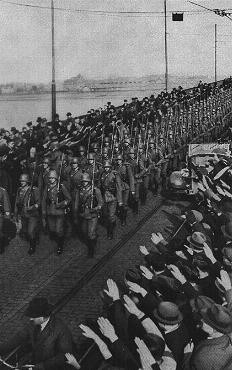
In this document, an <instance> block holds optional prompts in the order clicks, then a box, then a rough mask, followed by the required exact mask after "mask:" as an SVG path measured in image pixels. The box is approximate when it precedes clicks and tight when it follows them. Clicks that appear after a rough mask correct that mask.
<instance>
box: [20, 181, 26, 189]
mask: <svg viewBox="0 0 232 370" xmlns="http://www.w3.org/2000/svg"><path fill="white" fill-rule="evenodd" d="M20 185H21V186H22V187H23V188H24V186H26V185H27V181H24V180H20Z"/></svg>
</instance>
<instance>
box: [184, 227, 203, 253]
mask: <svg viewBox="0 0 232 370" xmlns="http://www.w3.org/2000/svg"><path fill="white" fill-rule="evenodd" d="M187 240H188V242H189V243H190V246H191V245H192V246H193V247H194V248H196V249H202V248H203V246H204V243H206V241H207V240H206V236H205V235H204V234H203V233H201V232H200V231H195V232H194V233H192V235H191V236H188V237H187Z"/></svg>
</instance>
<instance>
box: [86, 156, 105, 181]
mask: <svg viewBox="0 0 232 370" xmlns="http://www.w3.org/2000/svg"><path fill="white" fill-rule="evenodd" d="M87 159H88V163H87V165H86V166H85V173H88V174H89V176H90V178H91V180H92V178H93V176H94V185H95V186H97V187H99V177H100V173H101V172H102V169H101V163H99V162H97V161H96V156H95V154H94V153H89V154H88V158H87Z"/></svg>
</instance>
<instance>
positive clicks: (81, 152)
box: [78, 146, 88, 171]
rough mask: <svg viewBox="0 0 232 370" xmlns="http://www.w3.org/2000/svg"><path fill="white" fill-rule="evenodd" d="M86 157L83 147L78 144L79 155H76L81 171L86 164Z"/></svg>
mask: <svg viewBox="0 0 232 370" xmlns="http://www.w3.org/2000/svg"><path fill="white" fill-rule="evenodd" d="M87 162H88V161H87V157H86V153H85V147H84V146H80V148H79V155H78V164H79V167H80V169H81V170H82V171H84V169H85V166H86V165H87Z"/></svg>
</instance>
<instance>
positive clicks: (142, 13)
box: [0, 0, 232, 20]
mask: <svg viewBox="0 0 232 370" xmlns="http://www.w3.org/2000/svg"><path fill="white" fill-rule="evenodd" d="M0 2H1V3H5V4H9V5H14V6H19V7H26V8H37V9H49V10H50V9H51V7H50V6H46V5H44V6H42V5H33V4H28V3H18V2H14V1H9V0H0ZM54 9H55V10H58V11H68V12H77V13H84V14H94V15H106V16H140V17H141V16H146V17H147V16H160V17H163V16H164V12H163V11H124V10H123V11H110V10H94V9H76V8H67V7H56V6H55V7H54ZM175 12H176V13H185V14H186V15H199V14H202V13H207V12H208V11H206V10H204V11H202V10H169V11H167V13H169V14H171V13H175ZM231 20H232V19H231Z"/></svg>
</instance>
